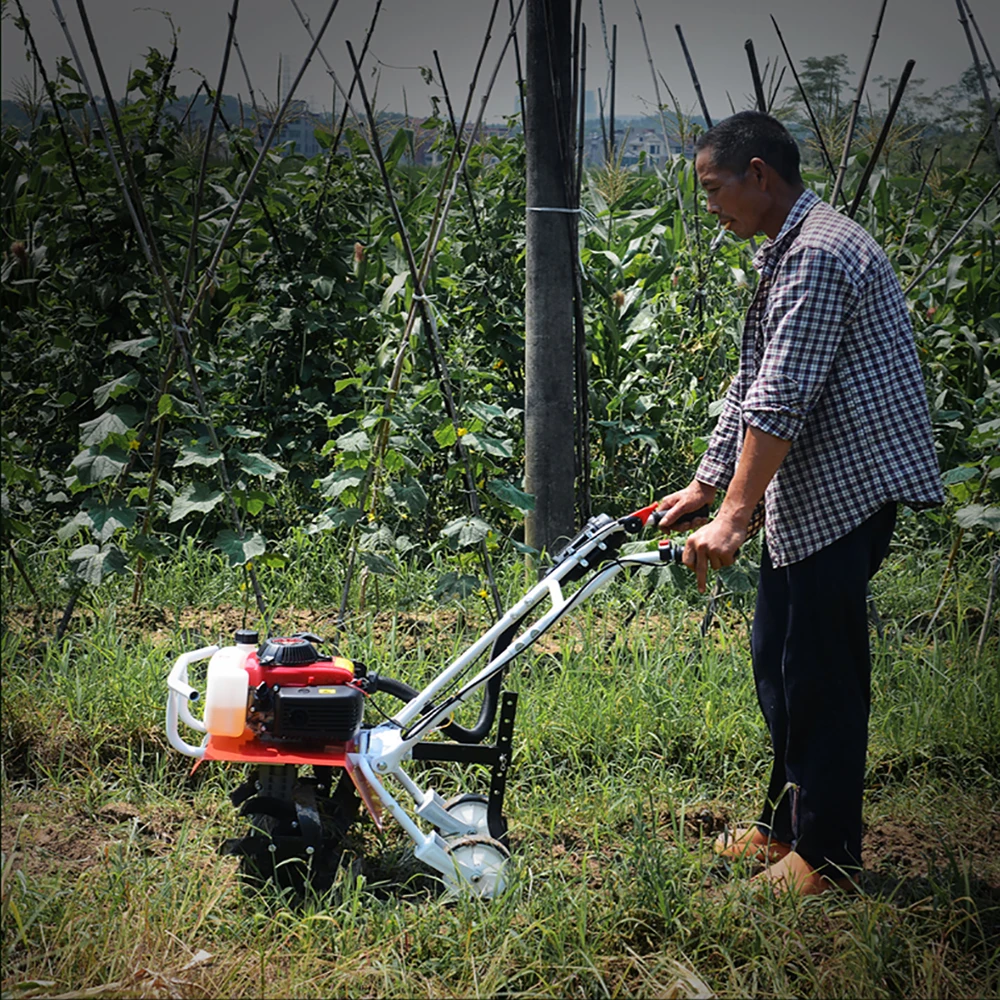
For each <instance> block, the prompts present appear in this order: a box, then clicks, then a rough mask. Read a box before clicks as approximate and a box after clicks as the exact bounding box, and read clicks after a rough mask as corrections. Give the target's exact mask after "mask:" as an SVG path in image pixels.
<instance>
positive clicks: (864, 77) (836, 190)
mask: <svg viewBox="0 0 1000 1000" xmlns="http://www.w3.org/2000/svg"><path fill="white" fill-rule="evenodd" d="M887 3H888V0H882V7H881V9H880V10H879V12H878V20H877V21H876V22H875V32H874V34H873V35H872V41H871V45H869V46H868V58H867V59H866V60H865V66H864V69H863V70H862V71H861V77H860V78H859V80H858V90H857V93H856V94H855V95H854V104H853V105H852V106H851V117H850V120H849V121H848V123H847V135H846V136H845V137H844V149H843V152H842V154H841V157H840V168H839V169H838V170H837V179H836V180H835V181H834V182H833V194H832V195H831V197H830V204H831V205H832V204H833V203H834V202H836V200H837V197H838V195H839V194H840V191H841V189H842V188H843V186H844V175H845V174H846V173H847V161H848V160H849V159H850V155H851V140H852V139H853V138H854V127H855V125H856V124H857V121H858V109H859V108H860V107H861V98H862V97H863V96H864V93H865V84H866V83H867V81H868V69H869V67H870V66H871V64H872V56H873V55H874V54H875V46H876V45H877V44H878V38H879V32H880V31H881V30H882V18H883V17H884V16H885V7H886V4H887Z"/></svg>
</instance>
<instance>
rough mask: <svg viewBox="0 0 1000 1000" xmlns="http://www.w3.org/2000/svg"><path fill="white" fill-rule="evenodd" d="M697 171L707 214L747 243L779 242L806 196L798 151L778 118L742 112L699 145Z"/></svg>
mask: <svg viewBox="0 0 1000 1000" xmlns="http://www.w3.org/2000/svg"><path fill="white" fill-rule="evenodd" d="M695 170H696V172H697V174H698V180H699V181H700V183H701V186H702V187H703V188H704V189H705V193H706V194H707V195H708V210H709V212H711V213H712V214H713V215H717V216H718V217H719V221H720V223H721V224H722V225H724V226H725V227H726V228H727V229H729V230H730V231H731V232H733V233H735V234H736V235H737V236H740V237H743V238H744V239H745V238H747V237H750V236H753V235H754V234H755V233H758V232H761V231H762V230H763V231H764V232H765V233H767V235H768V236H772V237H773V236H776V235H777V233H778V231H779V230H780V229H781V225H782V223H783V222H784V221H785V218H786V217H787V215H788V212H789V210H790V209H791V207H792V205H794V204H795V201H796V199H797V198H798V196H799V195H800V194H801V193H802V190H803V185H802V177H801V175H800V174H799V148H798V146H797V145H796V144H795V140H794V139H793V138H792V137H791V135H789V133H788V130H787V129H786V128H785V127H784V125H782V124H781V122H779V121H778V120H777V119H776V118H772V117H771V116H770V115H765V114H763V113H762V112H760V111H741V112H740V113H739V114H735V115H733V116H732V117H731V118H727V119H725V121H721V122H719V124H718V125H716V126H715V127H714V128H710V129H709V130H708V131H707V132H706V133H705V134H704V135H702V136H700V137H699V138H698V140H697V142H696V143H695Z"/></svg>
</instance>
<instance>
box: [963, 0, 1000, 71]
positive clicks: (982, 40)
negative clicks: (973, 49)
mask: <svg viewBox="0 0 1000 1000" xmlns="http://www.w3.org/2000/svg"><path fill="white" fill-rule="evenodd" d="M965 11H966V13H967V14H968V15H969V20H970V21H971V22H972V27H973V28H975V29H976V35H977V37H978V38H979V44H980V45H981V46H982V48H983V55H984V56H986V61H987V62H988V63H989V64H990V69H991V70H993V79H994V80H996V82H997V86H998V87H1000V71H998V70H997V67H996V63H994V62H993V56H991V55H990V50H989V49H988V48H987V47H986V39H985V38H983V33H982V32H981V31H980V30H979V22H978V21H977V20H976V18H975V15H974V14H973V13H972V7H970V6H969V0H965Z"/></svg>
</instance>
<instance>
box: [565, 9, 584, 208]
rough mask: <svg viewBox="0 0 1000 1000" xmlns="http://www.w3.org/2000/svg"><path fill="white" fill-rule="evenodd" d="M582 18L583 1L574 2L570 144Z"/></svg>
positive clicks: (571, 171) (571, 170)
mask: <svg viewBox="0 0 1000 1000" xmlns="http://www.w3.org/2000/svg"><path fill="white" fill-rule="evenodd" d="M582 18H583V0H576V2H575V4H574V5H573V50H572V51H573V54H572V65H571V69H570V74H569V79H570V86H569V102H568V104H569V109H570V111H569V119H570V128H569V132H568V138H569V141H570V143H571V144H572V142H573V128H574V125H575V123H576V121H577V118H578V116H577V113H576V112H577V103H578V100H577V99H578V96H579V95H578V94H577V89H578V88H579V86H580V30H581V28H582V27H583V20H582ZM575 165H576V159H575V158H571V160H570V166H569V178H570V180H569V183H570V186H571V187H575V186H576V180H575V174H574V171H575ZM569 204H572V202H570V203H569Z"/></svg>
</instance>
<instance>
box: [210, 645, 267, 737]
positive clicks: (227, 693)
mask: <svg viewBox="0 0 1000 1000" xmlns="http://www.w3.org/2000/svg"><path fill="white" fill-rule="evenodd" d="M256 639H257V633H255V632H246V631H243V630H241V631H239V632H237V633H236V640H237V641H236V645H234V646H224V647H223V648H222V649H220V650H218V651H217V652H215V653H213V654H212V658H211V659H210V660H209V661H208V684H207V686H206V690H205V728H206V729H207V730H208V732H209V733H210V734H211V735H212V736H242V735H243V730H244V729H245V728H246V722H247V700H248V698H249V696H250V675H249V674H248V673H247V672H246V668H245V664H246V661H247V656H249V655H250V653H252V652H253V651H254V650H255V649H256V648H257V644H256Z"/></svg>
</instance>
